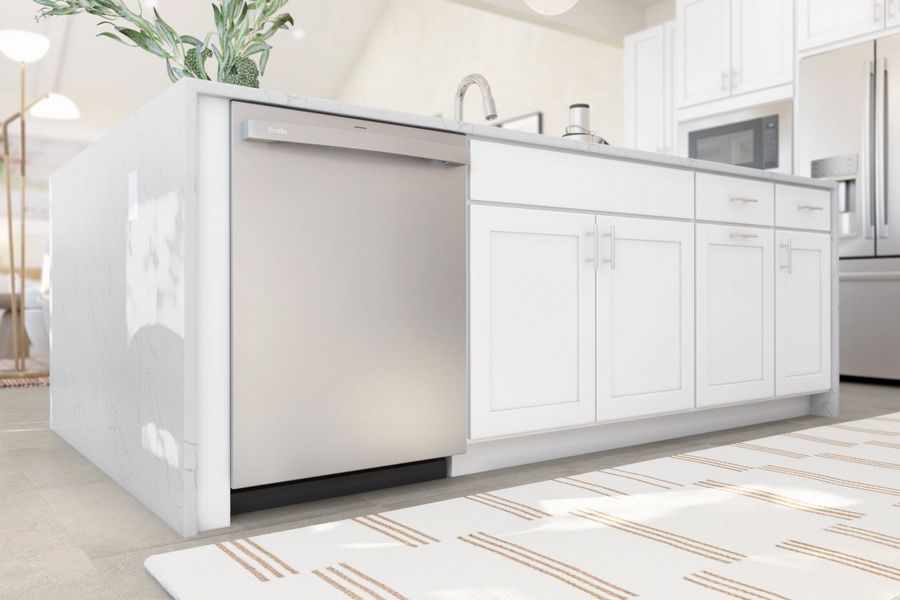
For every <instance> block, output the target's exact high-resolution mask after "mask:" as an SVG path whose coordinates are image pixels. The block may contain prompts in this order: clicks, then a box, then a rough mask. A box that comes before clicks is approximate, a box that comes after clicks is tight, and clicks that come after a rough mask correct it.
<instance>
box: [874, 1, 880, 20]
mask: <svg viewBox="0 0 900 600" xmlns="http://www.w3.org/2000/svg"><path fill="white" fill-rule="evenodd" d="M872 8H873V11H872V12H873V17H872V18H873V19H874V21H875V22H876V23H881V17H880V13H881V0H875V3H874V5H873V7H872Z"/></svg>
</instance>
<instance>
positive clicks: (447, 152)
mask: <svg viewBox="0 0 900 600" xmlns="http://www.w3.org/2000/svg"><path fill="white" fill-rule="evenodd" d="M241 139H242V140H244V141H248V142H280V143H285V144H302V145H308V146H324V147H332V148H343V149H346V150H360V151H363V152H377V153H380V154H391V155H394V156H406V157H409V158H422V159H425V160H437V161H441V162H443V163H445V164H449V165H466V164H468V163H469V151H468V150H467V149H466V148H465V147H463V146H458V145H450V144H443V143H441V142H434V141H429V140H424V139H421V138H418V137H415V136H401V135H391V134H384V133H378V132H375V131H370V130H368V129H367V128H366V127H365V126H362V125H360V126H355V127H353V128H349V127H320V126H316V125H301V124H297V123H279V122H275V121H262V120H258V119H247V120H246V121H244V122H243V123H242V124H241Z"/></svg>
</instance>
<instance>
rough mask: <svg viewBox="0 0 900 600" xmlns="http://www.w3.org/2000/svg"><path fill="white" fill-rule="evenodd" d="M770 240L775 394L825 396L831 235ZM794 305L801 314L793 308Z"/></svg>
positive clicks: (788, 234) (782, 234) (790, 234)
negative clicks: (773, 249) (772, 249)
mask: <svg viewBox="0 0 900 600" xmlns="http://www.w3.org/2000/svg"><path fill="white" fill-rule="evenodd" d="M775 239H776V257H777V261H776V262H777V272H776V274H775V278H776V279H775V393H776V394H777V395H778V396H789V395H796V394H803V393H812V392H820V391H823V390H827V389H829V388H830V387H831V235H830V234H828V233H803V232H798V231H778V232H777V233H776V235H775ZM816 299H817V300H818V302H816V301H815V300H816ZM798 301H802V303H803V308H802V309H798V308H799V307H798V306H796V303H797V302H798Z"/></svg>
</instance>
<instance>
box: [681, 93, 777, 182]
mask: <svg viewBox="0 0 900 600" xmlns="http://www.w3.org/2000/svg"><path fill="white" fill-rule="evenodd" d="M792 112H793V105H792V103H791V102H776V103H772V104H766V105H763V106H755V107H752V108H746V109H742V110H737V111H732V112H727V113H720V114H716V115H711V116H709V117H703V118H700V119H694V120H692V121H685V122H682V123H680V124H679V126H678V140H677V141H678V150H679V153H680V154H681V155H682V156H689V157H691V158H699V159H701V160H710V161H714V162H722V163H727V164H732V165H739V166H742V167H751V168H756V169H766V170H769V171H775V172H778V173H792V172H793V168H792V160H793V150H794V149H793V145H792V142H793V135H792V129H793V114H792Z"/></svg>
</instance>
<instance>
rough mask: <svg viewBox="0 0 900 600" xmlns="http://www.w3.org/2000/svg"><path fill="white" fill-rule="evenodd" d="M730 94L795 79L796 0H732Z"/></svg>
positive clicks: (759, 88)
mask: <svg viewBox="0 0 900 600" xmlns="http://www.w3.org/2000/svg"><path fill="white" fill-rule="evenodd" d="M731 65H732V66H731V93H732V94H743V93H745V92H754V91H756V90H762V89H765V88H769V87H773V86H776V85H782V84H785V83H790V82H791V81H792V80H793V78H794V2H793V0H731Z"/></svg>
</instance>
